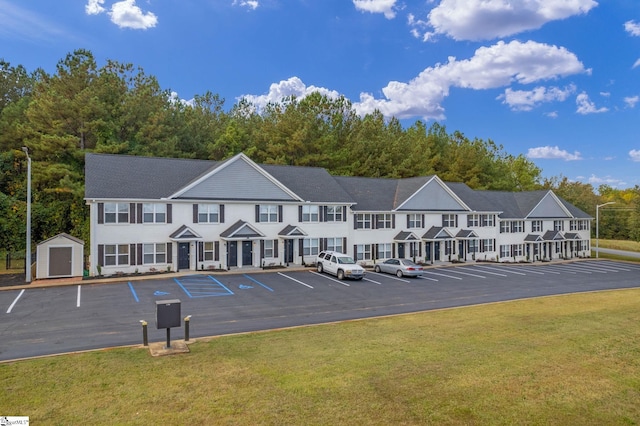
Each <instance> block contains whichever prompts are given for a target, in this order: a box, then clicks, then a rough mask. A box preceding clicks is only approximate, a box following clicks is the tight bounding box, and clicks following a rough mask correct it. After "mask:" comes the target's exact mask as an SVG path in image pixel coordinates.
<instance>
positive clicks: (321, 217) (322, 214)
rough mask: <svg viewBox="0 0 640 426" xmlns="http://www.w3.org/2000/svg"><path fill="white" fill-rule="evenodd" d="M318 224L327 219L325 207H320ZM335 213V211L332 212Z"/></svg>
mask: <svg viewBox="0 0 640 426" xmlns="http://www.w3.org/2000/svg"><path fill="white" fill-rule="evenodd" d="M319 210H320V222H325V221H326V220H327V219H326V217H327V206H320V209H319ZM334 211H335V210H334Z"/></svg>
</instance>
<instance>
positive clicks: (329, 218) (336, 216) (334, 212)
mask: <svg viewBox="0 0 640 426" xmlns="http://www.w3.org/2000/svg"><path fill="white" fill-rule="evenodd" d="M324 220H325V222H342V206H327V215H326V216H325V218H324Z"/></svg>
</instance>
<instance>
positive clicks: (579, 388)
mask: <svg viewBox="0 0 640 426" xmlns="http://www.w3.org/2000/svg"><path fill="white" fill-rule="evenodd" d="M639 284H640V282H639ZM195 325H196V324H195V323H194V326H195ZM2 344H3V345H5V344H10V342H8V341H7V340H6V339H5V341H3V342H2ZM190 348H191V352H190V353H189V354H181V355H172V356H165V357H152V356H151V355H150V354H149V352H148V350H147V349H143V348H124V349H114V350H105V351H98V352H91V353H82V354H76V355H66V356H58V357H50V358H44V359H38V360H29V361H20V362H14V363H5V364H0V381H1V383H2V387H1V390H0V415H3V416H4V415H25V416H30V420H31V421H32V422H33V424H65V425H66V424H106V423H109V424H113V423H115V424H140V425H148V424H203V425H204V424H229V425H253V424H264V425H289V424H295V425H301V424H304V425H346V424H349V425H376V424H379V425H389V424H438V425H440V424H460V425H462V424H464V425H468V424H505V425H511V424H518V425H526V424H531V425H595V424H598V425H603V424H607V425H608V424H614V425H615V424H621V425H626V424H638V423H640V404H639V403H638V401H640V289H634V290H621V291H610V292H599V293H588V294H578V295H569V296H559V297H547V298H539V299H531V300H526V301H517V302H509V303H502V304H493V305H484V306H474V307H468V308H459V309H450V310H442V311H433V312H426V313H419V314H412V315H404V316H397V317H388V318H380V319H373V320H363V321H352V322H347V323H342V324H331V325H322V326H315V327H307V328H297V329H289V330H279V331H272V332H264V333H253V334H245V335H236V336H227V337H218V338H214V339H211V340H210V341H207V342H205V341H201V342H197V343H195V344H192V345H191V346H190Z"/></svg>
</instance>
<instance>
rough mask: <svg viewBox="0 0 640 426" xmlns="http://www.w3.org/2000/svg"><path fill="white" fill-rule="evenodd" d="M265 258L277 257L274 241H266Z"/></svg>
mask: <svg viewBox="0 0 640 426" xmlns="http://www.w3.org/2000/svg"><path fill="white" fill-rule="evenodd" d="M264 257H275V256H274V254H273V240H264Z"/></svg>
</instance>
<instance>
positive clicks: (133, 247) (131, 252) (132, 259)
mask: <svg viewBox="0 0 640 426" xmlns="http://www.w3.org/2000/svg"><path fill="white" fill-rule="evenodd" d="M135 264H136V245H135V244H130V245H129V265H135Z"/></svg>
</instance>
